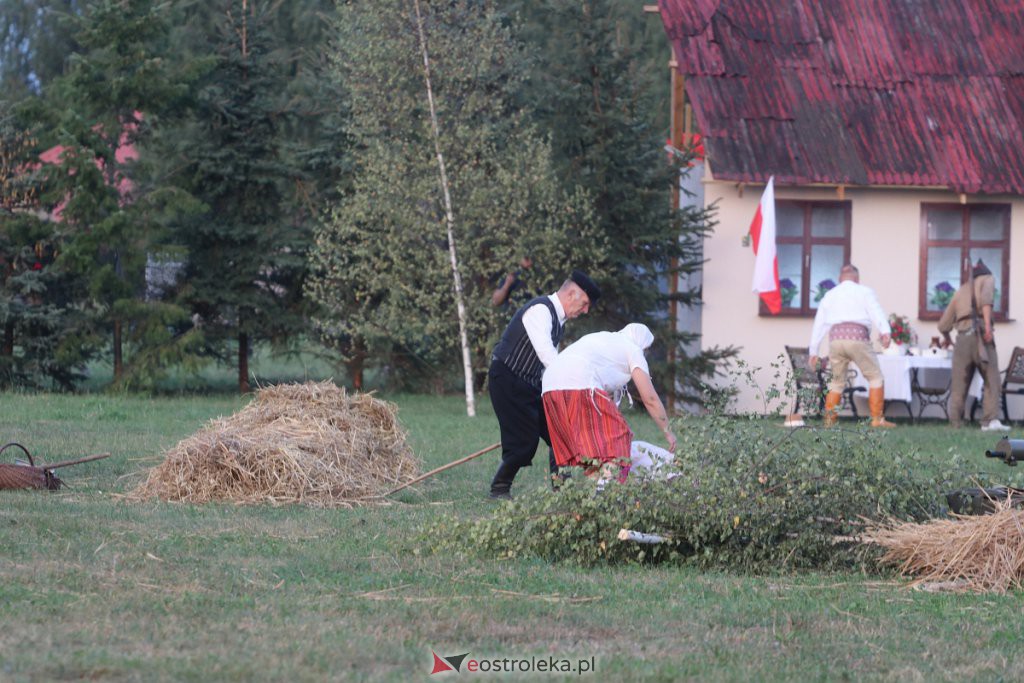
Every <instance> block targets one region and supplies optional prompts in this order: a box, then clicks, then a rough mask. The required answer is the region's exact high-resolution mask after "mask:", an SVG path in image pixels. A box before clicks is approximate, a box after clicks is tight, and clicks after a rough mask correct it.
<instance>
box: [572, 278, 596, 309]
mask: <svg viewBox="0 0 1024 683" xmlns="http://www.w3.org/2000/svg"><path fill="white" fill-rule="evenodd" d="M569 279H570V280H572V281H573V282H575V283H576V284H577V285H579V286H580V289H582V290H583V291H584V292H586V293H587V296H588V297H590V305H591V306H593V305H594V304H595V303H597V300H598V299H600V298H601V288H600V287H598V286H597V283H596V282H594V281H593V280H591V279H590V276H589V275H587V274H586V273H584V272H583V271H582V270H574V271H572V275H570V276H569Z"/></svg>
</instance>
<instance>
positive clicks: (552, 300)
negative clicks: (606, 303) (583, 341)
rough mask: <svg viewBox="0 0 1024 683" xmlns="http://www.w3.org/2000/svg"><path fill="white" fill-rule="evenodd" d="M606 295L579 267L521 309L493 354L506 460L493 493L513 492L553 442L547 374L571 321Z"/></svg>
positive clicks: (491, 386) (493, 390) (492, 386)
mask: <svg viewBox="0 0 1024 683" xmlns="http://www.w3.org/2000/svg"><path fill="white" fill-rule="evenodd" d="M600 296H601V290H600V289H598V286H597V285H596V284H595V283H594V281H593V280H591V279H590V277H588V276H587V274H586V273H584V272H582V271H579V270H574V271H573V272H572V275H571V276H570V277H569V279H568V280H566V281H565V282H564V283H562V286H561V287H560V288H559V289H558V291H557V292H555V293H554V294H551V295H550V296H541V297H537V298H536V299H531V300H530V301H528V302H527V303H526V305H525V306H523V307H522V308H520V309H519V310H518V311H516V314H515V315H514V316H512V320H511V322H509V324H508V327H506V328H505V332H504V334H502V335H501V341H499V342H498V345H497V346H495V347H494V353H493V354H492V355H491V369H490V372H489V377H490V382H489V383H488V390H489V391H490V394H491V405H493V406H494V414H495V415H497V416H498V425H499V426H500V427H501V465H500V466H499V467H498V472H497V473H496V474H495V475H494V480H493V481H492V482H491V494H490V495H491V498H511V497H512V496H511V493H510V491H511V489H512V481H513V479H515V476H516V473H517V472H518V471H519V469H520V468H522V467H529V466H530V464H531V463H532V461H533V456H534V454H535V453H536V452H537V444H538V443H539V442H540V439H544V441H545V443H547V444H548V446H550V445H551V440H550V437H549V436H548V425H547V421H546V420H545V419H544V407H543V404H542V403H541V381H540V380H541V376H542V375H543V374H544V368H546V367H547V366H548V364H549V363H550V362H551V361H552V359H554V357H555V356H557V355H558V343H559V342H560V341H562V335H563V334H564V332H565V327H564V326H565V321H566V320H571V319H573V318H576V317H578V316H580V315H583V314H584V313H586V312H587V311H589V310H590V306H591V305H592V304H593V303H594V302H596V301H597V299H598V298H599V297H600Z"/></svg>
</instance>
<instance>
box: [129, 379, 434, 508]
mask: <svg viewBox="0 0 1024 683" xmlns="http://www.w3.org/2000/svg"><path fill="white" fill-rule="evenodd" d="M418 471H419V463H418V461H417V460H416V458H415V456H414V455H413V454H412V451H411V449H410V448H409V446H408V445H407V444H406V435H405V431H404V430H403V429H402V427H401V425H400V424H399V422H398V420H397V417H396V407H395V406H394V405H393V404H391V403H387V402H385V401H380V400H377V399H375V398H373V397H372V396H370V395H368V394H354V395H351V396H349V395H348V394H347V393H346V392H345V390H344V389H341V388H338V387H336V386H335V385H334V384H332V383H330V382H320V383H314V382H307V383H305V384H284V385H278V386H273V387H268V388H265V389H260V390H259V391H257V392H256V397H255V398H254V399H253V401H252V402H251V403H250V404H249V405H248V406H246V407H245V408H244V409H242V410H241V411H239V412H238V413H236V414H234V415H232V416H230V417H226V418H218V419H216V420H213V421H211V422H210V423H209V424H207V425H206V426H205V427H204V428H203V429H201V430H200V431H198V432H197V433H195V434H193V435H192V436H190V437H189V438H187V439H185V440H183V441H181V442H180V443H178V445H176V446H175V447H174V448H172V449H170V450H169V451H168V452H167V453H166V454H165V457H164V461H163V462H162V463H161V464H160V465H158V466H157V467H155V468H153V469H152V470H150V473H149V476H148V477H147V479H146V481H144V482H143V483H142V484H141V485H140V486H139V487H138V488H136V489H135V490H134V491H133V492H132V493H131V494H129V498H132V499H135V500H144V499H150V498H161V499H163V500H172V501H183V502H189V503H205V502H209V501H231V502H236V503H271V504H285V503H303V504H306V505H311V506H316V507H352V506H355V505H365V504H371V503H375V502H381V495H382V494H383V493H385V492H387V491H389V490H390V489H392V488H394V487H395V486H398V485H400V484H403V483H405V482H407V481H410V480H411V479H413V478H414V477H415V476H416V475H417V474H418Z"/></svg>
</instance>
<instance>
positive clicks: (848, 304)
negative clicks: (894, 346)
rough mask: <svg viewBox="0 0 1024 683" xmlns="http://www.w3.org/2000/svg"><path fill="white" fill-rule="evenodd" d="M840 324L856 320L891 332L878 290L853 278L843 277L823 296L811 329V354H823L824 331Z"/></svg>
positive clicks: (879, 331) (882, 331)
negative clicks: (821, 352) (844, 278)
mask: <svg viewBox="0 0 1024 683" xmlns="http://www.w3.org/2000/svg"><path fill="white" fill-rule="evenodd" d="M839 323H857V324H858V325H863V326H864V327H866V328H868V329H869V330H870V329H871V326H872V324H874V326H875V328H876V329H878V333H879V334H889V332H890V329H889V321H888V320H887V319H886V317H885V311H883V310H882V306H881V304H879V303H878V297H876V296H875V290H873V289H871V288H870V287H865V286H864V285H862V284H860V283H859V282H854V281H853V280H843V281H842V282H840V283H839V284H838V285H836V286H835V287H833V288H832V289H830V290H828V293H826V294H825V296H824V297H822V299H821V303H820V304H819V305H818V312H817V314H815V316H814V327H813V328H812V329H811V345H810V346H809V347H808V348H809V349H810V354H811V355H812V356H817V355H820V354H819V353H818V350H819V347H820V346H821V340H822V339H824V338H825V333H827V332H828V330H829V328H831V327H832V326H833V325H837V324H839Z"/></svg>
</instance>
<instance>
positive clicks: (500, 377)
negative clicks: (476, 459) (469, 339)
mask: <svg viewBox="0 0 1024 683" xmlns="http://www.w3.org/2000/svg"><path fill="white" fill-rule="evenodd" d="M488 374H489V378H488V391H489V393H490V394H491V405H492V406H494V414H495V415H497V416H498V426H499V427H501V459H502V461H503V462H504V463H505V464H506V465H511V466H514V467H529V466H530V465H531V464H532V463H533V456H534V454H536V452H537V445H538V444H539V443H540V440H541V439H544V442H545V443H546V444H547V445H548V446H550V445H551V437H549V436H548V422H547V419H546V418H545V417H544V404H543V403H542V402H541V398H540V395H541V394H540V389H537V388H534V387H533V386H531V385H530V384H528V383H527V382H524V381H523V380H521V379H519V378H518V377H516V376H515V375H514V374H512V371H511V370H509V369H508V366H507V365H505V364H504V363H503V362H501V361H500V360H492V361H491V369H490V371H489V373H488Z"/></svg>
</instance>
